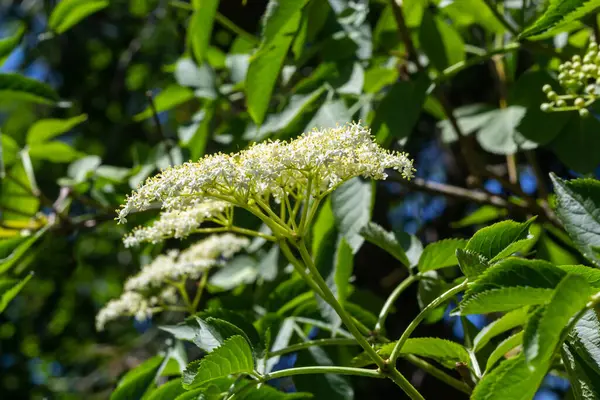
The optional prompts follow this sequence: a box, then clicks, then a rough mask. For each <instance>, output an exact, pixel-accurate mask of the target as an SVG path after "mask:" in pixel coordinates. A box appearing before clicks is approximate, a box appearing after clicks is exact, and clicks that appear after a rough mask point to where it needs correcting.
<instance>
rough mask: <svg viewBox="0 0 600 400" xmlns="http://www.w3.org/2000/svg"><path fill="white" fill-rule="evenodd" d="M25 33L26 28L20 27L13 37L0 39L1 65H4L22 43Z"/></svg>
mask: <svg viewBox="0 0 600 400" xmlns="http://www.w3.org/2000/svg"><path fill="white" fill-rule="evenodd" d="M24 33H25V27H24V26H22V25H20V26H19V28H18V29H17V31H16V32H15V33H14V34H13V35H12V36H9V37H6V38H3V39H0V65H2V64H3V63H4V61H5V60H6V58H7V57H8V56H9V55H10V53H12V52H13V50H14V49H15V48H16V47H17V46H18V45H19V43H21V38H22V37H23V34H24Z"/></svg>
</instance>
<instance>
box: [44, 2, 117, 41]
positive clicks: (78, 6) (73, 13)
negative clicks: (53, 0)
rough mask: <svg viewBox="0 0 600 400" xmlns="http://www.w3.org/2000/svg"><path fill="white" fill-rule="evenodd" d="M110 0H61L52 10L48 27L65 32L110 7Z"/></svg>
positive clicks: (58, 31) (57, 31)
mask: <svg viewBox="0 0 600 400" xmlns="http://www.w3.org/2000/svg"><path fill="white" fill-rule="evenodd" d="M109 4H110V2H109V1H108V0H61V1H59V2H58V4H57V5H56V7H54V9H53V10H52V13H51V14H50V18H49V19H48V27H49V28H50V29H51V30H53V31H54V32H56V33H64V32H65V31H66V30H68V29H69V28H71V27H72V26H73V25H75V24H77V23H78V22H79V21H81V20H82V19H84V18H85V17H87V16H89V15H91V14H93V13H95V12H98V11H100V10H102V9H103V8H106V7H108V5H109Z"/></svg>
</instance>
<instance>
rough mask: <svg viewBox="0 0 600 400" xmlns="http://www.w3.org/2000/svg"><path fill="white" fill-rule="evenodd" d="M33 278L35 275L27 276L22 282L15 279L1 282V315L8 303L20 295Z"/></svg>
mask: <svg viewBox="0 0 600 400" xmlns="http://www.w3.org/2000/svg"><path fill="white" fill-rule="evenodd" d="M32 277H33V274H29V275H27V276H26V277H25V278H23V279H21V280H20V281H16V280H13V279H10V280H7V279H2V280H0V314H2V312H3V311H4V310H5V309H6V307H7V306H8V303H10V301H11V300H12V299H14V298H15V296H16V295H18V294H19V292H20V291H21V289H23V287H24V286H25V285H26V284H27V282H29V280H30V279H31V278H32Z"/></svg>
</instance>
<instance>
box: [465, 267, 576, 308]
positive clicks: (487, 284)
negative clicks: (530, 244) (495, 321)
mask: <svg viewBox="0 0 600 400" xmlns="http://www.w3.org/2000/svg"><path fill="white" fill-rule="evenodd" d="M565 275H566V272H564V271H563V270H561V269H560V268H557V267H556V266H554V265H552V264H550V263H548V262H546V261H541V260H525V259H521V258H507V259H505V260H502V261H500V262H498V263H497V264H496V265H494V266H492V267H490V268H488V269H487V270H486V271H485V272H484V273H483V274H482V275H481V276H480V277H479V279H477V280H476V281H475V283H474V284H473V285H471V286H469V288H468V289H467V291H466V292H465V296H464V297H463V300H462V301H461V303H460V310H461V314H462V315H466V314H476V313H490V312H498V311H508V310H511V309H513V308H517V307H518V306H525V305H533V304H543V303H545V302H546V301H548V300H549V298H548V293H552V289H554V288H555V287H556V285H558V283H559V282H560V281H561V280H562V278H563V277H564V276H565ZM548 291H549V292H548ZM511 295H512V296H514V297H513V298H511Z"/></svg>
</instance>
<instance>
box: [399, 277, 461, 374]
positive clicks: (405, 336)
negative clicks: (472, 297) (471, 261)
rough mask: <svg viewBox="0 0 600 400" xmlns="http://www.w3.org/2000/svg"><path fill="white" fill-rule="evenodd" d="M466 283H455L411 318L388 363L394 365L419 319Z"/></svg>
mask: <svg viewBox="0 0 600 400" xmlns="http://www.w3.org/2000/svg"><path fill="white" fill-rule="evenodd" d="M467 283H468V281H466V280H465V281H464V282H463V283H461V284H460V285H456V286H454V287H453V288H452V289H450V290H448V291H446V292H445V293H443V294H442V295H441V296H439V297H438V298H436V299H435V300H433V301H432V302H431V303H429V304H428V305H427V307H425V308H424V309H423V310H422V311H421V312H420V313H419V314H418V315H417V316H416V317H415V319H413V320H412V322H411V323H410V324H409V325H408V327H407V328H406V330H405V331H404V333H403V334H402V336H400V339H398V341H397V342H396V345H395V346H394V350H392V354H391V355H390V358H389V360H388V361H389V363H390V364H391V365H395V364H396V360H397V359H398V356H400V351H401V350H402V346H403V345H404V343H406V341H407V340H408V338H409V337H410V335H411V334H412V333H413V331H414V330H415V329H416V328H417V326H419V324H420V323H421V321H423V320H424V319H425V317H426V316H427V314H429V312H430V311H431V310H433V309H434V308H436V307H438V306H440V305H441V304H443V303H444V302H445V301H446V300H448V299H450V298H452V297H454V295H456V294H457V293H459V292H461V291H463V290H464V289H466V288H467Z"/></svg>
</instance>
